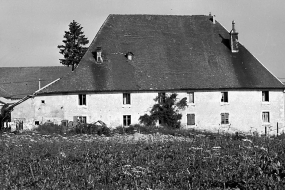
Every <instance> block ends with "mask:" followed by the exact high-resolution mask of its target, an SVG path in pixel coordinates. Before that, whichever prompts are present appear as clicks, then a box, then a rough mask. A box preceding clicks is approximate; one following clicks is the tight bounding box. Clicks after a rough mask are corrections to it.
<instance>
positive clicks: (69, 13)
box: [0, 0, 285, 81]
mask: <svg viewBox="0 0 285 190" xmlns="http://www.w3.org/2000/svg"><path fill="white" fill-rule="evenodd" d="M209 12H211V13H212V14H215V15H216V19H217V20H218V22H220V23H221V24H222V25H223V26H224V27H225V28H226V29H228V30H230V29H231V22H232V20H235V21H236V28H237V30H238V32H239V41H240V42H241V43H242V44H243V45H244V46H245V47H246V48H247V49H248V50H249V51H250V52H251V53H252V54H253V55H254V56H255V57H257V59H258V60H260V61H261V63H263V65H265V66H266V67H267V68H268V69H269V70H270V71H271V72H272V73H273V74H274V75H275V76H277V77H280V78H284V79H282V81H285V64H284V63H285V35H284V34H283V32H284V31H285V1H284V0H82V1H79V0H0V23H1V28H0V67H16V66H17V67H18V66H56V65H57V66H59V65H60V63H59V59H60V58H62V55H61V54H59V49H58V48H57V45H60V44H62V40H63V35H64V31H67V30H68V25H69V23H70V22H71V21H72V20H75V21H77V22H78V23H80V24H81V26H82V27H83V31H84V34H85V35H86V37H88V39H89V41H90V42H91V41H92V40H93V38H94V37H95V35H96V33H97V31H98V30H99V28H100V27H101V25H102V24H103V22H104V21H105V19H106V18H107V16H108V15H109V14H168V15H174V14H175V15H208V14H209Z"/></svg>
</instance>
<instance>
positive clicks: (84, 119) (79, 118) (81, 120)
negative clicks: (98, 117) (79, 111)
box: [73, 115, 87, 124]
mask: <svg viewBox="0 0 285 190" xmlns="http://www.w3.org/2000/svg"><path fill="white" fill-rule="evenodd" d="M75 119H76V121H75ZM73 122H77V123H82V124H86V123H87V116H84V115H81V116H73Z"/></svg>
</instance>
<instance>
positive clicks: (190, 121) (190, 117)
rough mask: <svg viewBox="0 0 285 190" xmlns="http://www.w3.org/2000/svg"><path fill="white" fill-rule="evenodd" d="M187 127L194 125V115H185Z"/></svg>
mask: <svg viewBox="0 0 285 190" xmlns="http://www.w3.org/2000/svg"><path fill="white" fill-rule="evenodd" d="M187 125H195V114H187Z"/></svg>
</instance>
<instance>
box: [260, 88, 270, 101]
mask: <svg viewBox="0 0 285 190" xmlns="http://www.w3.org/2000/svg"><path fill="white" fill-rule="evenodd" d="M261 93H262V95H261V100H262V102H263V103H269V101H270V96H269V91H268V90H264V91H262V92H261Z"/></svg>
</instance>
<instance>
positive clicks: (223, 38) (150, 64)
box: [43, 15, 284, 93]
mask: <svg viewBox="0 0 285 190" xmlns="http://www.w3.org/2000/svg"><path fill="white" fill-rule="evenodd" d="M244 32H246V31H244ZM229 37H230V36H229V31H227V30H226V29H225V28H224V27H223V26H222V25H221V24H220V23H219V22H216V23H215V24H214V23H213V22H212V21H211V19H210V17H209V16H173V15H164V16H162V15H109V16H108V18H107V20H106V21H105V22H104V24H103V25H102V27H101V29H100V30H99V32H98V34H97V35H96V36H95V38H94V40H93V42H92V43H91V45H90V47H89V49H88V51H87V53H86V54H85V55H84V57H83V59H82V60H81V62H80V64H79V66H78V68H77V69H76V70H75V71H74V72H73V73H71V74H70V75H68V76H66V77H63V78H62V79H61V80H59V81H58V82H56V83H54V84H53V85H51V86H50V87H48V88H47V89H45V90H44V91H43V93H56V92H80V91H97V92H100V91H127V90H130V91H137V90H186V89H189V90H190V89H204V90H207V89H261V88H270V89H275V88H276V89H278V88H280V89H281V88H284V86H283V85H282V83H281V82H280V81H279V80H278V79H277V78H276V77H274V76H273V75H272V74H271V73H270V72H269V71H268V70H267V69H266V68H265V67H264V66H263V65H262V64H261V63H260V62H259V61H258V60H257V59H256V58H255V57H254V56H253V55H252V54H251V53H250V52H249V51H248V50H247V49H246V48H245V47H244V46H243V45H242V44H240V45H239V52H238V53H232V52H231V50H230V47H229V46H230V45H229ZM97 47H102V50H103V52H102V57H103V60H104V62H103V63H101V64H98V63H96V61H95V59H94V56H93V54H92V52H94V51H95V50H96V49H97ZM127 52H132V53H133V54H134V57H133V59H132V60H131V61H130V60H127V58H126V57H125V54H126V53H127Z"/></svg>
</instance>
